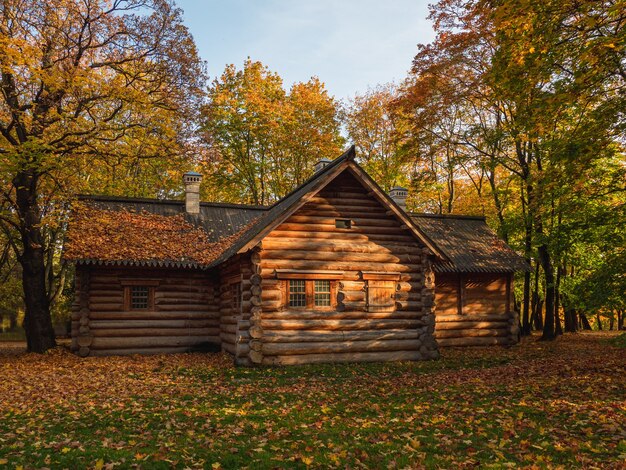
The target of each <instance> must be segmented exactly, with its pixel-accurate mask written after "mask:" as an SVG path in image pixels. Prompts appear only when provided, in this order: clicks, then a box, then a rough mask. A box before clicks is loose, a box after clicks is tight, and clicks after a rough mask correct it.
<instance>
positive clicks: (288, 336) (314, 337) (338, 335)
mask: <svg viewBox="0 0 626 470" xmlns="http://www.w3.org/2000/svg"><path fill="white" fill-rule="evenodd" d="M421 336H422V332H421V331H420V330H400V329H398V330H375V331H368V330H365V331H364V330H355V331H349V330H346V331H332V330H331V331H329V330H296V331H293V330H292V331H289V330H286V331H266V332H264V334H263V342H264V343H309V342H337V343H341V342H345V341H364V340H376V341H383V340H397V339H412V340H418V339H419V338H420V337H421Z"/></svg>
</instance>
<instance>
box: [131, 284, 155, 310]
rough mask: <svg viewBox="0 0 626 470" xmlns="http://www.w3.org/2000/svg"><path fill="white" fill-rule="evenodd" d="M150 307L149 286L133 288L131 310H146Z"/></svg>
mask: <svg viewBox="0 0 626 470" xmlns="http://www.w3.org/2000/svg"><path fill="white" fill-rule="evenodd" d="M149 306H150V288H149V287H147V286H131V288H130V308H131V309H133V310H146V309H147V308H148V307H149Z"/></svg>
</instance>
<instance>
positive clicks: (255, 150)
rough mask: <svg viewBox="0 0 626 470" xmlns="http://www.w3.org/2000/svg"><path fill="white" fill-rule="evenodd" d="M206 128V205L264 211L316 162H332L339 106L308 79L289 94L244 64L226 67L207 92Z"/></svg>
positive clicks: (256, 65)
mask: <svg viewBox="0 0 626 470" xmlns="http://www.w3.org/2000/svg"><path fill="white" fill-rule="evenodd" d="M208 96H209V102H208V104H207V105H206V106H205V107H204V108H203V122H204V124H203V129H204V131H205V139H206V142H207V144H208V147H209V151H208V157H207V158H208V160H207V161H208V163H207V166H208V168H207V173H208V174H209V179H210V180H211V181H212V182H213V183H214V184H212V185H211V186H212V187H214V188H220V190H221V193H220V192H219V190H218V192H212V193H211V194H210V195H208V196H209V197H211V198H219V199H221V200H231V201H233V202H249V203H253V204H262V205H263V204H268V203H271V202H274V201H276V200H277V199H278V198H280V197H281V196H282V195H284V194H285V193H287V192H289V191H290V190H291V189H292V188H293V187H295V186H296V185H297V184H299V183H300V182H302V181H304V180H305V179H306V178H308V177H309V176H310V174H311V172H312V167H313V165H314V164H315V162H316V161H317V160H319V159H320V158H324V157H326V158H328V157H332V156H334V155H337V154H338V153H339V151H340V148H341V144H342V139H341V136H340V134H339V122H338V118H337V103H336V102H335V100H334V99H333V98H332V97H330V96H329V95H328V93H327V91H326V90H325V89H324V85H323V84H322V83H321V82H320V81H319V80H318V79H317V78H313V79H311V80H310V81H309V82H306V83H297V84H295V85H293V86H292V88H291V89H290V91H289V93H287V91H285V89H284V87H283V81H282V79H281V78H280V76H279V75H278V74H276V73H274V72H271V71H270V70H269V69H268V68H267V67H265V66H264V65H263V64H262V63H260V62H253V61H252V60H250V59H248V60H246V61H245V62H244V65H243V69H242V70H238V69H237V68H236V67H235V66H234V65H229V66H228V67H226V69H225V70H224V73H223V74H222V75H221V76H220V78H218V79H216V80H215V81H214V82H213V84H212V85H211V87H210V88H209V93H208Z"/></svg>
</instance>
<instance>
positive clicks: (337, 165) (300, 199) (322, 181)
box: [215, 145, 446, 264]
mask: <svg viewBox="0 0 626 470" xmlns="http://www.w3.org/2000/svg"><path fill="white" fill-rule="evenodd" d="M355 156H356V151H355V147H354V145H353V146H351V147H350V148H349V149H348V150H347V151H346V152H344V153H343V154H342V155H341V156H340V157H339V158H337V159H335V160H333V162H332V163H330V164H329V165H327V166H326V167H324V168H323V169H322V170H320V171H318V172H317V173H315V174H314V175H313V176H311V178H309V179H308V180H307V181H305V182H304V183H303V184H302V185H300V186H299V187H297V188H296V189H294V190H293V191H292V192H291V193H289V194H287V195H286V196H285V197H284V198H282V199H281V200H280V201H278V202H277V203H276V204H274V205H273V206H272V207H270V208H269V210H267V211H266V212H265V213H264V214H263V215H262V216H260V217H259V218H258V219H257V220H256V221H255V222H254V223H252V224H251V225H250V228H249V229H248V230H247V231H246V233H244V234H243V235H242V236H241V237H239V238H238V239H237V241H236V242H235V243H234V244H233V245H232V246H231V247H230V248H228V249H227V250H226V251H225V252H224V254H223V255H222V256H220V258H219V259H218V260H216V263H215V264H219V263H220V262H222V261H225V260H226V259H228V258H229V257H231V256H233V255H234V254H236V253H242V252H245V251H247V250H249V249H251V248H253V247H254V246H255V245H257V244H258V243H259V242H260V241H261V240H262V239H263V238H264V237H265V236H266V235H267V234H269V233H270V232H271V231H272V230H274V229H275V228H276V227H277V226H278V225H280V224H281V223H283V222H284V221H285V220H286V219H287V218H288V217H289V216H290V215H292V214H293V213H294V212H295V211H297V210H298V209H299V208H300V207H302V206H303V205H304V204H306V202H307V201H308V200H309V199H311V198H312V197H314V196H315V194H317V193H318V192H319V191H320V190H322V189H323V188H324V187H325V186H326V185H327V184H328V183H330V182H331V181H333V180H334V179H335V177H337V176H338V175H339V174H341V173H342V172H343V171H346V170H348V171H350V172H351V173H352V174H353V175H354V176H355V177H357V179H358V180H359V181H360V182H361V183H362V184H363V185H364V186H365V187H367V188H369V189H370V191H372V193H373V194H374V196H375V197H376V198H377V199H378V200H379V201H380V202H381V203H382V204H383V205H386V206H387V207H388V208H389V209H390V210H391V211H392V212H394V214H395V215H396V217H397V218H398V219H400V220H401V221H402V222H403V223H404V224H405V225H406V226H407V228H408V229H409V230H410V231H411V232H412V233H413V235H414V236H415V237H416V238H418V239H419V240H421V241H422V243H424V244H425V245H426V246H427V247H428V248H429V249H430V250H431V251H432V252H433V253H434V254H435V255H437V256H439V257H441V258H443V259H445V258H446V256H445V254H443V253H442V252H441V251H440V250H439V249H438V248H437V247H436V245H435V243H434V242H433V241H432V240H431V239H430V238H429V237H428V236H427V234H426V233H424V232H423V231H422V230H421V229H420V228H419V227H418V226H417V225H416V224H415V223H413V221H412V220H411V218H410V217H408V215H407V214H406V213H405V212H404V211H403V210H402V209H400V208H399V207H398V206H397V204H396V203H395V202H394V201H393V199H391V198H390V197H389V195H388V194H387V193H385V192H384V191H383V190H382V189H381V188H380V187H379V186H378V184H376V182H375V181H374V180H372V178H371V177H370V176H369V175H368V174H367V173H366V172H365V171H364V170H363V169H362V168H361V167H360V166H359V165H358V164H357V163H356V162H355V161H354V158H355Z"/></svg>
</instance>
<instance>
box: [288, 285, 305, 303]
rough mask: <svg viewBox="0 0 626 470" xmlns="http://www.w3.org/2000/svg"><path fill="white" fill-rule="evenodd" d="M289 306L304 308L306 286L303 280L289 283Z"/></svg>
mask: <svg viewBox="0 0 626 470" xmlns="http://www.w3.org/2000/svg"><path fill="white" fill-rule="evenodd" d="M289 306H290V307H306V284H305V282H304V281H303V280H299V279H297V280H291V281H289Z"/></svg>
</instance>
